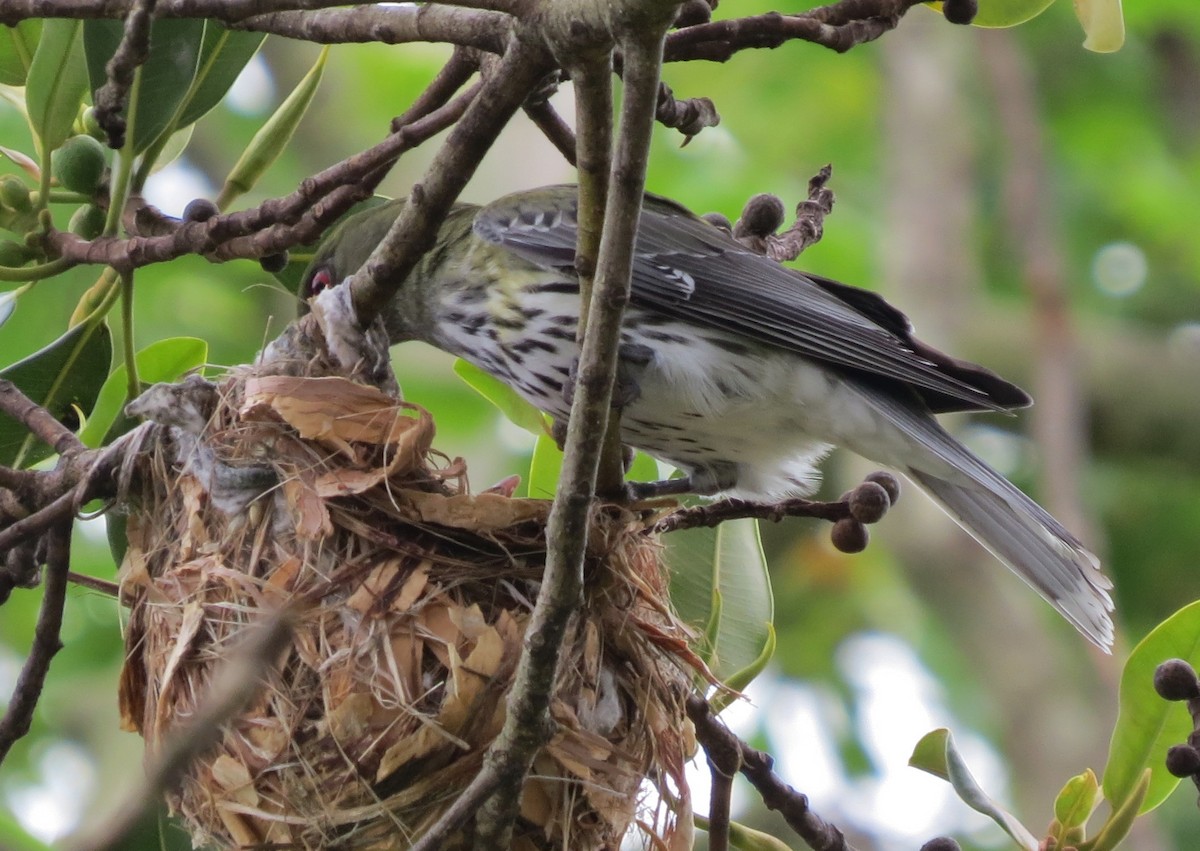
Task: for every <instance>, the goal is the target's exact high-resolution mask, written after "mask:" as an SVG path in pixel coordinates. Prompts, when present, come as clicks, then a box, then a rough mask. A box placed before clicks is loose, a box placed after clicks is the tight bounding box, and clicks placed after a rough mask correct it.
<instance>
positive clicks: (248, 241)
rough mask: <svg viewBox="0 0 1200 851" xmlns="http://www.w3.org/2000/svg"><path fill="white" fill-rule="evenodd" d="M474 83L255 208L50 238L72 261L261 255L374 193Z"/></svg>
mask: <svg viewBox="0 0 1200 851" xmlns="http://www.w3.org/2000/svg"><path fill="white" fill-rule="evenodd" d="M477 93H478V88H477V87H473V88H471V89H469V90H468V91H466V92H464V93H463V94H462V95H460V96H459V97H458V98H455V99H454V100H453V101H451V102H450V103H448V104H447V105H445V106H443V107H441V108H439V109H437V110H435V111H433V112H431V113H430V114H428V115H426V116H424V117H423V118H420V119H417V120H415V121H413V122H412V123H410V124H407V125H405V126H403V127H402V128H400V129H399V130H397V131H396V132H394V133H392V134H391V135H389V136H388V137H387V138H386V139H384V140H383V141H382V142H380V143H379V144H378V145H375V146H374V147H372V148H368V149H367V150H365V151H362V152H360V153H358V154H355V155H354V156H352V157H348V158H347V159H345V160H343V161H342V162H340V163H337V164H336V165H334V166H331V167H329V168H327V169H325V170H324V171H322V172H320V173H319V174H317V175H314V176H313V177H310V178H306V179H305V180H304V182H303V183H301V185H300V187H299V188H298V189H297V190H296V191H295V192H293V193H291V194H290V195H285V196H283V197H281V198H274V199H271V200H269V201H265V202H264V203H262V204H260V205H259V206H258V207H255V208H254V209H251V210H244V211H239V212H236V213H230V214H228V215H222V216H213V217H212V218H211V219H208V220H206V221H203V222H185V223H183V224H180V225H179V226H178V227H177V228H176V229H175V230H174V231H173V232H172V233H169V234H164V235H161V236H149V237H146V236H135V237H129V238H123V239H122V238H115V237H114V238H110V239H96V240H92V241H90V242H88V241H85V240H83V239H82V238H80V237H78V236H76V235H75V234H72V233H67V232H65V231H55V232H54V233H53V234H51V235H50V237H48V240H47V241H48V245H49V247H51V249H52V250H54V251H57V252H58V253H60V254H61V255H62V256H63V257H65V258H68V259H69V260H70V261H71V262H72V263H75V264H80V263H95V264H100V265H121V266H122V267H123V268H130V269H133V268H139V267H141V266H149V265H151V264H154V263H163V262H166V261H168V260H174V259H176V258H178V257H182V256H183V255H185V254H200V255H202V256H204V257H206V258H208V259H209V260H212V261H225V260H234V259H239V258H259V257H263V256H264V255H268V254H277V253H279V252H280V251H284V250H286V249H288V248H292V247H294V246H296V245H303V244H305V243H307V242H311V241H312V240H313V239H315V238H316V237H317V236H318V235H319V234H320V233H321V231H322V230H323V229H324V228H325V227H328V225H329V224H330V223H331V222H333V221H334V220H335V219H337V218H338V217H339V216H341V214H342V213H344V212H345V211H346V210H348V209H349V208H350V207H351V206H353V205H354V204H355V203H357V202H358V201H361V200H362V199H363V198H365V197H367V196H369V195H370V194H371V191H372V189H373V188H374V186H375V185H376V183H377V182H378V179H379V178H380V177H381V176H382V175H381V174H380V172H381V170H382V169H384V168H386V167H387V166H389V165H391V164H392V163H394V162H395V161H396V159H397V158H399V157H400V155H401V154H403V153H404V152H405V151H408V150H410V149H412V148H414V147H416V146H417V145H419V144H421V143H422V142H424V141H426V140H427V139H429V138H430V137H432V136H434V135H436V134H437V133H440V132H441V131H442V130H444V129H445V128H446V127H448V126H450V125H451V124H453V123H454V122H455V121H457V120H458V119H459V118H460V117H461V116H462V115H463V113H464V112H465V111H466V109H467V107H468V106H469V105H470V103H471V102H472V101H473V100H474V98H475V96H476V94H477Z"/></svg>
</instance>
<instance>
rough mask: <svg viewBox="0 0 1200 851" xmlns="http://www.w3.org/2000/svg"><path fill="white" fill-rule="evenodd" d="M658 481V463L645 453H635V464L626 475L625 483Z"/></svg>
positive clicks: (630, 466)
mask: <svg viewBox="0 0 1200 851" xmlns="http://www.w3.org/2000/svg"><path fill="white" fill-rule="evenodd" d="M657 480H658V462H657V461H655V460H654V459H653V458H651V457H650V456H649V455H647V454H646V453H645V452H637V453H635V454H634V456H633V463H632V464H630V465H629V472H628V473H626V474H625V481H627V482H653V481H657Z"/></svg>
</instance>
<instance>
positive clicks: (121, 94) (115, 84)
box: [95, 0, 158, 150]
mask: <svg viewBox="0 0 1200 851" xmlns="http://www.w3.org/2000/svg"><path fill="white" fill-rule="evenodd" d="M157 2H158V0H134V2H133V4H132V5H131V6H130V8H129V14H128V15H127V16H126V17H125V26H124V28H123V29H122V31H121V41H120V42H119V43H118V44H117V49H116V51H115V52H114V53H113V55H112V58H111V59H109V60H108V64H106V65H105V66H104V73H105V75H106V77H107V79H106V80H105V82H104V85H103V86H101V87H100V88H99V89H97V90H96V96H95V104H96V121H97V122H98V123H99V124H100V126H101V127H103V128H104V132H105V134H106V135H107V136H108V146H109V147H110V148H113V149H114V150H115V149H117V148H123V147H125V125H126V122H125V118H124V117H123V116H122V115H121V110H122V109H124V108H125V103H126V101H128V99H129V90H130V88H132V86H133V80H134V75H135V74H136V73H137V69H138V68H139V67H140V66H142V65H144V64H146V60H147V59H149V58H150V24H151V23H152V22H153V19H154V7H155V5H156V4H157Z"/></svg>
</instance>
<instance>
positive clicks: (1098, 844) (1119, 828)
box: [1079, 768, 1151, 851]
mask: <svg viewBox="0 0 1200 851" xmlns="http://www.w3.org/2000/svg"><path fill="white" fill-rule="evenodd" d="M1150 782H1151V778H1150V769H1148V768H1147V769H1146V770H1145V771H1143V772H1142V774H1141V776H1140V777H1139V778H1138V782H1137V785H1136V786H1134V787H1133V791H1132V792H1131V793H1130V795H1129V797H1128V798H1127V799H1126V800H1125V803H1124V804H1122V805H1121V806H1120V807H1118V808H1117V810H1116V811H1115V812H1114V813H1113V814H1112V815H1110V816H1109V817H1108V821H1106V822H1105V823H1104V827H1102V828H1100V832H1099V833H1097V834H1096V837H1095V838H1094V839H1092V840H1091V841H1090V842H1084V843H1082V844H1080V845H1079V851H1112V849H1114V848H1116V847H1117V846H1118V845H1120V844H1121V842H1122V841H1123V840H1124V839H1125V837H1126V836H1128V835H1129V831H1130V829H1131V828H1132V827H1133V823H1134V821H1136V820H1137V817H1138V814H1139V813H1142V812H1145V802H1146V792H1147V790H1148V789H1149V788H1150Z"/></svg>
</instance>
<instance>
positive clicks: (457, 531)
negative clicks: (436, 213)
mask: <svg viewBox="0 0 1200 851" xmlns="http://www.w3.org/2000/svg"><path fill="white" fill-rule="evenodd" d="M216 395H217V398H218V402H217V403H216V409H215V411H214V412H212V414H211V416H209V417H208V418H207V421H206V423H205V425H204V426H203V428H202V429H201V430H199V433H194V434H193V433H189V432H188V431H187V430H186V429H181V428H167V427H165V426H164V427H160V428H158V429H157V431H156V437H155V439H154V440H153V441H152V445H151V447H150V448H149V449H148V450H147V452H146V454H145V456H144V458H143V459H142V475H141V477H140V481H141V482H142V484H141V486H140V492H139V494H138V495H137V496H136V498H135V499H133V500H132V503H133V505H132V508H131V509H130V516H129V518H128V540H129V545H128V550H127V554H126V557H125V560H124V562H123V565H122V569H121V582H122V588H123V594H124V597H125V599H126V600H127V601H128V602H129V603H130V607H131V611H130V616H129V621H128V627H127V636H126V638H127V648H128V656H127V661H126V665H125V670H124V672H123V675H122V682H121V706H122V713H123V719H124V722H125V724H126V726H127V727H128V728H130V729H133V730H136V731H138V732H140V733H141V734H142V735H143V736H144V737H145V739H146V743H147V752H148V755H147V759H148V760H149V759H153V758H154V755H155V754H156V753H157V752H159V751H160V750H161V748H162V746H163V743H164V742H165V741H167V740H169V739H170V737H171V736H172V734H173V732H174V731H176V730H177V729H179V728H180V727H181V725H184V724H186V722H187V719H188V718H189V717H191V716H192V715H193V714H194V713H195V711H196V707H197V706H198V705H200V704H201V703H202V702H203V701H204V699H205V697H206V694H207V693H208V686H209V684H210V683H211V682H212V680H213V678H214V676H215V674H216V673H217V672H218V671H219V670H220V668H221V666H222V664H223V663H224V662H225V660H227V659H228V658H229V656H230V654H232V653H237V652H238V648H239V642H240V639H241V636H242V635H243V633H244V631H245V630H246V629H247V628H248V627H249V626H250V625H252V624H255V623H257V622H260V621H261V620H262V619H263V617H264V616H265V615H266V614H269V613H270V612H273V611H277V610H278V609H279V608H280V607H283V606H290V607H291V608H292V609H293V610H294V611H293V618H294V623H295V631H294V640H293V641H292V642H291V645H290V647H289V648H288V650H287V652H286V653H285V654H284V655H283V658H280V659H279V660H277V663H276V664H275V665H274V666H273V667H272V669H271V673H270V675H269V677H268V679H269V682H268V683H267V685H266V686H265V687H264V689H263V691H262V693H261V696H260V697H259V698H258V699H257V700H256V701H255V702H254V703H253V705H252V707H251V708H250V709H249V710H248V711H246V712H244V713H243V714H242V715H240V716H239V717H238V718H236V719H235V720H234V721H233V722H232V723H230V724H228V725H227V727H226V729H225V730H224V731H223V735H222V738H221V741H220V744H219V746H218V747H217V748H215V749H214V750H212V751H210V752H208V753H206V755H205V756H204V757H203V759H201V760H200V761H199V762H198V763H197V764H195V765H193V766H192V767H191V769H190V771H189V773H188V775H187V776H186V778H185V781H184V783H183V785H182V787H181V789H180V790H179V791H178V793H177V794H174V795H173V796H172V798H171V801H170V804H171V806H172V808H173V810H175V811H176V812H178V813H180V814H181V815H182V816H183V818H184V820H185V821H186V824H187V826H188V828H189V829H190V830H191V832H192V835H193V840H194V841H195V842H196V843H197V844H209V845H215V846H218V847H235V848H236V847H264V846H265V847H288V848H312V849H316V848H355V849H358V848H404V847H406V846H407V845H408V844H409V842H410V841H411V839H412V838H413V837H417V836H420V835H421V834H422V832H423V831H424V830H426V829H427V828H428V827H429V826H430V825H431V824H432V823H433V822H434V821H435V820H436V819H437V817H438V816H439V815H440V814H441V813H442V811H443V810H444V808H445V807H447V806H448V805H449V803H450V802H451V801H453V799H454V796H455V794H456V792H457V791H458V790H460V789H461V788H463V787H464V786H465V785H466V784H467V783H469V782H470V780H471V778H472V777H473V776H474V774H475V773H476V772H477V771H478V769H479V767H480V764H481V761H482V756H483V753H484V751H485V749H486V747H487V745H488V743H489V742H490V741H491V740H492V739H493V738H494V736H495V735H496V733H497V732H498V731H499V729H500V727H501V725H502V724H503V719H504V711H505V709H504V700H505V695H506V693H507V690H508V688H509V685H510V682H511V679H512V675H513V671H514V669H515V667H516V663H517V659H518V657H519V654H520V650H521V646H522V639H523V636H524V631H525V629H526V625H527V623H528V620H529V614H530V611H531V608H532V605H533V601H534V600H535V598H536V595H537V591H538V583H539V579H540V577H541V574H542V570H543V564H544V557H545V550H546V541H545V537H544V533H545V520H546V516H547V513H548V506H549V504H548V503H547V502H545V501H541V500H525V499H511V498H508V497H507V496H504V495H502V494H498V493H481V494H470V493H468V492H467V489H466V485H465V468H464V466H463V464H462V463H461V462H460V461H448V460H447V459H445V458H444V457H442V456H438V455H437V454H436V453H433V452H431V444H432V439H433V433H434V429H433V424H432V422H431V420H430V417H429V415H428V414H427V413H425V412H424V411H422V410H420V409H419V408H416V407H415V406H412V405H407V404H404V403H400V402H397V401H395V400H394V399H392V398H390V397H389V396H387V395H386V394H384V393H382V392H380V391H378V390H376V389H374V388H371V387H366V386H363V385H357V384H353V383H351V382H350V381H348V380H346V379H342V378H297V377H280V376H260V375H254V374H252V373H236V374H233V375H231V376H229V377H227V378H225V379H224V380H223V381H222V383H221V384H220V385H219V387H218V392H217V394H216ZM562 652H563V654H564V657H565V659H566V660H567V662H566V664H565V665H564V666H563V670H562V673H561V678H560V682H559V684H558V687H557V691H556V694H557V697H556V698H555V700H554V702H553V704H552V707H551V711H552V715H553V717H554V719H555V720H556V721H557V722H558V732H557V734H556V735H555V737H554V739H553V741H552V743H551V744H550V746H549V747H548V748H547V749H546V750H545V751H544V752H543V753H542V754H541V756H539V758H538V759H537V762H536V763H535V766H534V771H533V774H532V776H531V778H530V779H529V780H527V781H526V783H525V786H524V789H523V792H522V798H521V819H520V821H519V824H518V829H517V832H516V838H515V840H514V844H513V847H514V848H522V849H539V848H571V849H590V848H616V847H618V846H619V845H620V842H621V838H622V836H623V835H625V833H626V832H627V830H629V829H630V826H631V825H636V826H637V828H638V829H640V831H641V835H642V836H643V837H644V839H645V841H646V842H647V844H652V845H655V846H656V847H683V846H685V845H690V842H689V841H688V840H687V836H686V835H687V832H688V825H687V822H690V813H689V812H688V811H687V790H686V786H685V784H684V780H683V763H684V760H685V759H686V758H687V756H688V755H690V753H691V751H692V749H693V746H692V742H691V740H690V735H689V730H690V727H689V725H688V723H687V721H686V719H685V716H684V712H683V700H684V697H685V695H686V693H687V692H688V691H689V689H690V688H691V686H692V678H693V676H694V673H695V669H694V668H693V667H692V665H693V663H694V658H693V657H692V656H691V655H690V652H689V651H688V648H687V635H686V630H685V628H684V627H683V626H682V625H681V624H680V623H679V622H678V621H677V620H676V618H675V617H674V616H673V614H672V612H671V610H670V606H669V604H668V602H667V594H666V580H665V574H664V571H663V567H662V565H661V563H660V560H659V548H658V546H657V544H656V543H655V542H654V541H653V540H652V539H650V538H649V537H648V536H647V535H646V533H645V527H644V524H643V523H642V522H641V521H640V520H639V518H638V517H636V516H635V515H633V514H630V513H628V512H625V511H622V510H617V509H612V510H610V511H602V512H597V513H596V516H595V519H594V521H593V524H592V527H591V531H590V541H589V554H588V559H587V565H586V601H585V604H584V607H583V609H582V611H581V612H580V614H579V616H578V617H577V618H575V619H574V620H573V622H572V626H571V627H570V630H569V634H568V637H567V640H566V643H565V646H564V647H563V649H562ZM654 787H657V789H658V792H659V795H663V794H664V793H665V795H666V798H662V797H659V795H651V796H649V797H650V798H652V799H655V800H658V801H659V803H658V804H657V805H649V804H647V802H646V799H647V795H646V792H647V790H648V789H652V788H654ZM665 799H670V800H671V801H673V804H672V806H671V807H667V806H664V805H663V804H662V803H661V801H662V800H665ZM647 806H649V807H650V811H649V812H647V811H646V807H647ZM660 843H665V845H664V844H660Z"/></svg>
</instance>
